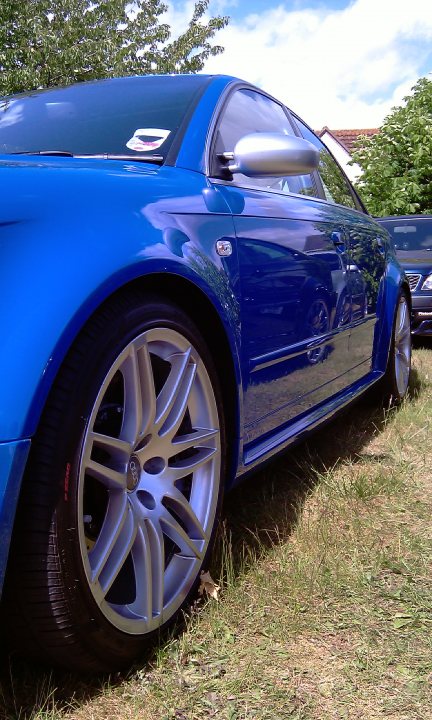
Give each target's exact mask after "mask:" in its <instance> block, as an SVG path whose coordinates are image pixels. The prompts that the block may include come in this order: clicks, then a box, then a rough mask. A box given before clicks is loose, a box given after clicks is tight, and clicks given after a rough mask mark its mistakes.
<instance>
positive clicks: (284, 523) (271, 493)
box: [0, 347, 432, 720]
mask: <svg viewBox="0 0 432 720" xmlns="http://www.w3.org/2000/svg"><path fill="white" fill-rule="evenodd" d="M431 349H432V347H424V348H418V349H417V350H416V351H415V354H414V373H413V388H412V393H411V398H410V399H409V400H407V401H406V402H405V403H404V405H403V406H402V407H401V408H400V409H397V410H390V411H387V412H383V411H382V410H378V409H377V408H376V407H374V406H373V405H371V404H370V403H369V404H368V403H366V402H364V403H362V404H359V405H358V406H357V407H356V408H355V409H352V410H350V411H349V414H346V415H344V416H342V417H340V418H339V419H338V420H337V421H336V422H334V423H332V424H331V425H329V426H328V427H327V428H326V429H324V430H322V431H321V432H319V433H317V434H315V435H314V436H313V438H311V440H310V441H309V443H308V444H307V445H304V444H303V445H301V446H299V447H297V448H296V449H295V450H294V451H293V452H291V453H289V454H287V455H285V456H284V457H282V458H280V459H278V460H277V461H275V462H273V463H272V464H271V465H268V466H267V467H266V468H265V470H263V471H262V472H260V473H259V474H257V475H256V476H255V477H254V478H253V479H250V480H249V481H248V482H246V483H245V484H244V485H243V486H241V487H240V488H239V489H238V490H236V491H234V493H232V495H231V496H230V497H229V498H228V500H227V504H226V508H225V512H224V520H223V523H222V525H221V529H220V536H219V540H218V545H217V550H216V553H215V560H214V566H213V567H212V568H211V571H212V574H213V576H214V577H215V579H218V581H219V584H221V585H222V593H221V597H220V601H219V602H215V601H208V602H203V601H201V602H200V603H198V604H197V606H196V607H195V608H193V609H192V612H191V614H190V615H189V617H188V618H186V620H185V627H183V628H182V629H181V630H180V631H178V632H177V634H173V636H172V638H171V639H169V640H168V641H166V642H165V643H164V644H163V646H161V647H159V648H158V649H157V650H155V651H153V652H152V654H151V655H150V657H147V658H145V659H143V662H142V663H141V664H140V665H137V666H136V667H135V668H133V669H132V670H131V671H130V672H129V673H128V674H124V675H118V676H116V677H111V678H109V679H107V678H96V679H92V680H91V681H88V682H85V681H84V680H83V679H79V678H75V677H71V676H70V675H55V674H49V673H47V672H44V671H43V670H38V669H35V668H32V667H29V666H28V665H25V664H17V663H16V662H12V661H9V660H8V659H7V658H5V659H4V661H3V668H2V670H1V671H0V718H1V720H12V718H14V719H15V718H20V719H24V718H29V719H30V718H32V719H33V720H36V719H37V720H84V719H85V720H89V719H91V720H100V719H102V718H110V719H112V720H116V719H117V718H118V719H119V720H120V718H121V720H127V719H131V720H132V719H133V720H135V719H136V720H138V718H139V719H140V720H150V718H151V719H152V720H207V719H210V718H217V719H218V720H219V719H221V720H253V719H254V718H257V719H258V718H259V720H267V719H268V720H270V719H271V720H279V719H281V720H282V719H283V720H285V719H292V720H323V719H325V720H333V719H334V720H336V719H337V720H342V719H345V718H349V720H356V719H357V718H358V719H360V718H361V719H362V720H375V719H377V720H378V719H381V718H386V720H417V718H418V719H419V720H420V719H421V720H427V718H432V710H431V708H432V632H431V631H432V612H431V609H432V572H431V570H432V568H431V564H432V552H431V549H432V548H431V545H432V532H431V527H432V526H431V516H432V485H431V477H430V476H431V470H432V467H431V466H432V462H431V459H430V454H429V437H430V424H431V417H432V402H431V400H432V353H431Z"/></svg>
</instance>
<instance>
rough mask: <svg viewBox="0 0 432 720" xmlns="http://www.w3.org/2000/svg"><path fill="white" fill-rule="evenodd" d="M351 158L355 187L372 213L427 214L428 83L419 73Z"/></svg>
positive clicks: (431, 164) (431, 94)
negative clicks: (355, 165) (357, 169)
mask: <svg viewBox="0 0 432 720" xmlns="http://www.w3.org/2000/svg"><path fill="white" fill-rule="evenodd" d="M404 101H405V104H404V105H402V106H400V107H396V108H393V110H392V112H391V113H390V115H388V116H387V117H386V119H385V120H384V123H383V125H382V127H381V129H380V131H379V133H378V134H377V135H374V136H373V137H372V138H369V139H365V138H363V139H362V140H361V141H360V142H361V144H362V147H359V149H358V150H356V151H355V152H354V153H353V160H354V162H357V163H358V164H359V165H360V167H361V168H362V170H363V175H362V176H361V177H360V178H359V180H358V182H357V189H358V191H359V193H360V195H361V196H362V197H363V199H364V202H365V204H366V206H367V207H368V209H369V211H370V212H371V213H372V214H373V215H380V216H382V215H404V214H410V213H432V82H431V81H430V80H427V79H426V78H421V79H420V80H419V81H418V82H417V83H416V85H415V86H414V87H413V88H412V95H409V96H408V97H406V98H404Z"/></svg>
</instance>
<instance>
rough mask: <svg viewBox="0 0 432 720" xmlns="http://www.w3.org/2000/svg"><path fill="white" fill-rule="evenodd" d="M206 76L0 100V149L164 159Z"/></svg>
mask: <svg viewBox="0 0 432 720" xmlns="http://www.w3.org/2000/svg"><path fill="white" fill-rule="evenodd" d="M207 84H208V79H206V78H203V77H201V76H199V75H190V76H188V77H186V78H182V79H181V82H180V81H179V78H178V77H176V76H157V75H152V76H149V77H146V78H142V77H140V78H134V77H131V78H123V79H122V82H118V80H115V79H112V80H106V81H103V82H96V83H93V82H88V83H82V84H79V85H71V86H70V87H66V88H55V89H50V90H38V91H34V92H28V93H23V94H21V95H15V96H14V97H13V98H7V97H5V98H0V153H2V154H3V153H5V154H6V153H31V152H41V151H42V152H43V151H49V150H57V151H61V152H66V153H71V154H72V155H93V154H104V153H106V154H113V155H130V156H131V157H133V156H137V155H138V154H140V153H141V154H143V153H144V154H145V153H151V154H152V153H157V154H158V155H162V157H163V158H164V159H165V158H166V156H167V153H168V150H169V148H170V146H171V145H172V142H173V139H174V137H175V134H176V132H177V131H178V129H179V127H180V126H181V124H182V121H183V120H184V118H185V116H186V114H187V112H188V110H189V108H190V107H192V106H193V103H194V100H195V99H197V97H198V95H199V94H200V91H201V90H203V89H204V88H205V87H206V85H207Z"/></svg>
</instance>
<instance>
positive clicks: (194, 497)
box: [79, 323, 221, 636]
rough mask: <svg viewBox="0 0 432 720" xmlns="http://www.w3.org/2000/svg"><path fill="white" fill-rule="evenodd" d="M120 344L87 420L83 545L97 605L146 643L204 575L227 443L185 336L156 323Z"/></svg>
mask: <svg viewBox="0 0 432 720" xmlns="http://www.w3.org/2000/svg"><path fill="white" fill-rule="evenodd" d="M144 327H145V326H144ZM121 347H122V349H121V350H120V351H119V354H118V356H117V360H116V361H115V362H114V363H113V364H111V366H110V369H109V372H108V374H107V375H106V377H105V380H104V381H103V382H102V383H101V385H100V388H99V392H98V394H97V398H98V399H97V401H96V402H95V404H94V406H93V409H92V411H91V415H90V417H89V421H88V428H87V432H86V436H85V442H84V446H83V450H82V454H81V463H80V470H79V482H80V487H79V513H80V517H81V523H80V525H79V538H80V549H81V556H82V559H83V563H84V566H85V569H86V574H87V579H88V586H89V589H90V591H91V594H92V596H93V599H94V602H95V604H96V605H97V607H99V609H100V611H101V612H102V613H103V615H104V616H105V617H106V619H107V621H108V623H109V624H111V625H112V626H113V628H117V630H119V631H121V632H125V633H126V634H129V635H131V636H140V635H145V634H146V633H149V632H152V631H154V630H156V629H157V628H158V627H159V626H160V625H161V623H162V622H165V621H167V620H169V619H170V618H171V617H173V615H174V614H175V613H176V611H177V610H178V609H179V607H180V606H181V604H182V602H183V601H184V600H185V598H186V597H187V594H188V592H189V590H190V589H191V587H192V585H193V583H194V581H195V579H196V575H197V573H198V572H199V569H200V566H201V564H202V561H203V558H204V555H205V552H206V550H207V548H208V544H209V541H210V538H211V535H212V530H213V527H214V520H215V516H216V507H217V502H218V496H219V487H220V455H221V447H220V442H221V441H220V430H219V414H218V407H217V402H216V398H215V392H214V388H213V385H212V379H211V373H210V374H209V372H208V370H207V368H206V364H205V362H204V361H203V360H202V359H201V358H200V355H199V353H198V350H197V348H196V347H194V346H193V345H191V343H190V340H189V339H188V337H187V336H186V335H185V334H183V333H182V332H180V331H178V330H175V329H173V328H172V327H170V326H165V325H161V326H160V327H158V326H155V325H154V324H153V323H149V324H148V326H147V329H144V330H143V332H142V333H141V334H140V335H137V336H135V337H134V338H133V339H132V340H131V341H130V342H129V344H128V345H126V346H123V345H122V346H121ZM120 413H121V414H120ZM119 418H121V427H119V420H118V419H119ZM134 463H135V465H134ZM135 470H136V471H137V472H135ZM138 470H139V472H138Z"/></svg>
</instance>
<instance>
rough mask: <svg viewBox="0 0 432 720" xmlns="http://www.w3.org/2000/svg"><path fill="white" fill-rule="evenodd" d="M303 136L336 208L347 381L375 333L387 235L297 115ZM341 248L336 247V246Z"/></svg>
mask: <svg viewBox="0 0 432 720" xmlns="http://www.w3.org/2000/svg"><path fill="white" fill-rule="evenodd" d="M296 123H297V125H298V127H299V128H300V131H301V133H302V135H303V137H304V138H305V139H306V140H308V141H309V142H311V143H313V144H314V145H315V147H316V148H317V149H318V150H319V153H320V157H321V161H320V167H319V180H320V183H321V186H322V193H323V195H324V197H325V199H326V201H327V202H328V203H330V204H334V205H337V206H338V207H339V211H340V215H341V223H342V225H343V236H344V240H345V244H344V248H343V252H344V256H345V258H346V272H347V279H346V288H347V293H348V297H349V305H350V316H349V318H348V319H347V323H348V326H349V361H350V368H351V370H350V379H351V381H352V382H355V380H358V379H360V378H361V377H363V376H364V375H366V374H367V373H368V372H369V370H370V369H371V362H372V355H373V347H374V342H375V335H376V333H377V332H378V328H379V325H378V321H379V316H378V308H379V307H380V306H382V303H381V304H380V303H379V302H378V300H379V295H380V292H382V291H383V278H384V272H385V267H386V260H387V254H388V249H389V246H388V238H387V236H386V233H383V232H382V230H381V228H380V227H379V226H378V224H376V223H374V222H373V221H372V219H371V218H370V217H369V216H368V215H367V213H366V212H365V211H364V209H363V208H362V206H361V203H360V202H359V199H358V198H357V196H356V195H355V193H353V190H352V188H351V185H350V183H349V182H348V180H347V178H346V177H345V175H344V174H343V172H342V170H341V169H340V167H339V166H338V165H337V163H336V161H335V160H334V159H333V157H332V155H331V154H330V152H329V151H328V149H327V148H326V147H325V146H324V145H323V143H322V142H321V140H319V138H317V137H316V136H315V135H314V134H313V133H312V132H311V130H310V129H309V128H308V127H307V126H306V125H305V124H304V123H303V122H302V121H301V120H299V119H298V118H296ZM340 247H341V248H342V246H340Z"/></svg>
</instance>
